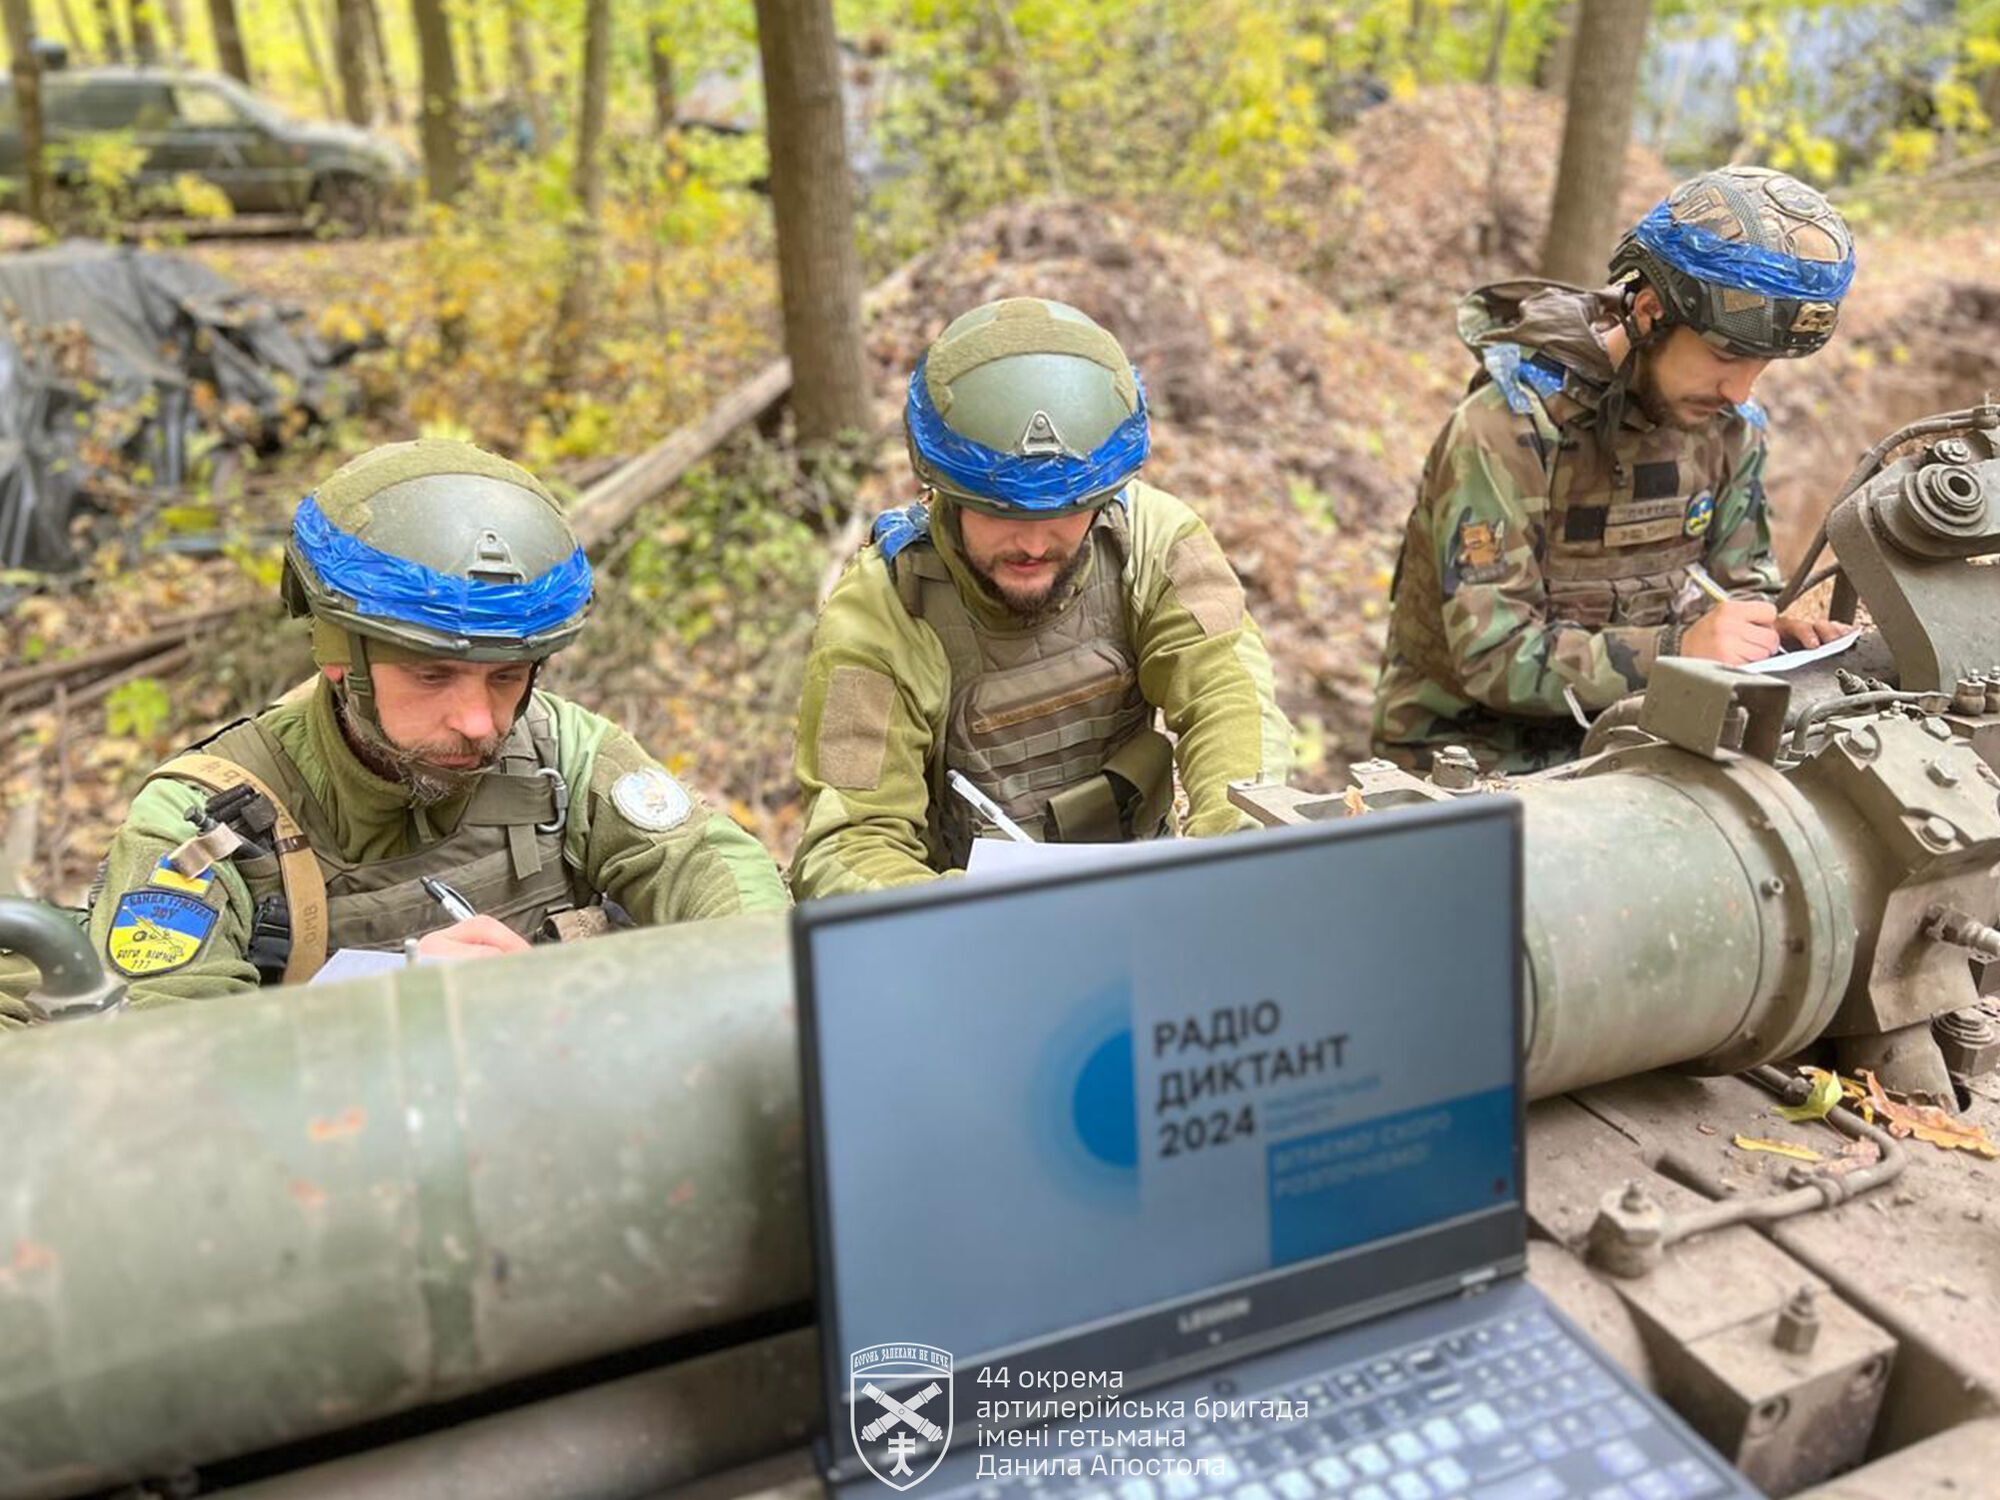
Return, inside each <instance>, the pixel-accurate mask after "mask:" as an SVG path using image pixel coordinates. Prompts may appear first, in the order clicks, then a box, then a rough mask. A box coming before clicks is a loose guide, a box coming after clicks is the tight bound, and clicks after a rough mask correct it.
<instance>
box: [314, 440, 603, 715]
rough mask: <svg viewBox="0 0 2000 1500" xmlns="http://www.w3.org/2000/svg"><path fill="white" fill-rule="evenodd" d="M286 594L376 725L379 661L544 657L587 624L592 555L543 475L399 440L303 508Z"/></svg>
mask: <svg viewBox="0 0 2000 1500" xmlns="http://www.w3.org/2000/svg"><path fill="white" fill-rule="evenodd" d="M282 587H283V591H284V599H285V604H286V607H287V608H288V609H289V610H290V611H291V613H292V614H293V615H294V616H298V615H309V616H311V617H312V621H313V659H314V660H315V661H316V662H318V663H319V664H320V665H321V666H322V667H327V666H341V667H345V668H347V675H346V695H347V698H348V700H349V703H350V704H351V706H352V707H353V708H354V709H356V710H358V711H360V712H361V713H362V714H363V715H364V716H365V717H366V718H367V719H368V720H369V721H370V722H371V723H372V722H373V721H374V717H375V715H374V685H373V681H372V679H371V677H370V675H369V667H370V664H371V663H373V662H407V661H412V660H420V659H435V658H439V657H445V658H449V659H452V660H456V661H469V662H512V661H529V662H540V661H542V660H544V659H545V658H547V657H549V656H551V655H553V654H554V653H556V652H557V651H560V650H561V649H562V648H563V647H564V646H567V645H568V644H569V643H570V642H571V641H572V640H574V639H575V638H576V635H577V632H578V631H580V630H582V629H583V621H584V616H585V615H586V614H587V613H588V612H589V610H590V598H591V575H590V560H589V559H588V558H587V557H586V556H585V555H584V551H583V548H582V547H581V546H580V545H579V544H578V542H577V539H576V533H575V532H573V531H571V530H570V527H569V522H568V521H567V520H566V519H565V518H564V516H563V512H562V507H561V505H560V504H559V503H558V501H557V500H556V498H555V496H554V495H552V494H550V493H549V491H548V488H547V487H546V486H545V485H543V484H542V482H541V481H540V480H538V479H536V478H535V477H534V475H532V474H530V473H529V472H528V471H527V470H526V469H523V468H522V467H520V465H518V464H513V463H509V462H508V461H507V460H506V459H504V458H498V457H496V456H495V455H493V454H491V453H488V452H486V451H484V450H483V449H480V448H475V447H473V446H472V445H471V444H470V443H457V442H442V441H420V442H414V443H392V444H390V445H388V446H386V447H382V448H377V449H374V450H373V451H372V452H369V453H365V454H363V455H362V456H361V457H359V458H357V459H354V460H352V461H351V462H349V463H347V464H345V465H343V466H342V467H341V468H340V469H339V470H338V471H337V472H336V473H335V474H334V475H333V476H332V477H331V478H330V479H328V480H327V481H326V482H325V483H324V484H322V485H320V487H319V488H318V489H316V490H315V491H313V493H312V494H310V495H308V496H306V498H305V499H304V500H302V501H300V502H299V508H298V510H297V512H296V513H295V514H294V516H293V518H292V533H291V537H290V540H289V541H288V542H287V543H286V545H285V574H284V582H283V585H282Z"/></svg>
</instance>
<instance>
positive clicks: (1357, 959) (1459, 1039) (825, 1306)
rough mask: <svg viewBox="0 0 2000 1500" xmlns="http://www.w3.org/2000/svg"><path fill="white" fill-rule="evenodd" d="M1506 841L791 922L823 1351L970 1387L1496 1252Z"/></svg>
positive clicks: (1361, 1292)
mask: <svg viewBox="0 0 2000 1500" xmlns="http://www.w3.org/2000/svg"><path fill="white" fill-rule="evenodd" d="M1518 817H1519V810H1518V806H1517V805H1516V804H1515V803H1513V801H1512V800H1511V799H1506V798H1478V799H1469V800H1468V801H1466V802H1463V803H1459V804H1456V805H1453V806H1449V807H1442V808H1438V809H1435V810H1431V809H1426V810H1421V811H1418V812H1414V813H1386V814H1372V815H1370V816H1368V817H1365V818H1359V819H1352V820H1348V821H1346V822H1344V823H1341V824H1321V825H1315V826H1313V827H1310V828H1304V829H1297V830H1284V831H1277V832H1264V833H1257V834H1251V835H1245V836H1241V837H1238V838H1232V839H1227V840H1221V841H1204V842H1196V841H1183V842H1181V843H1179V844H1176V845H1173V846H1166V847H1161V848H1159V849H1156V850H1148V851H1146V852H1145V853H1144V854H1143V855H1142V856H1141V857H1140V858H1139V859H1137V860H1135V861H1132V862H1119V863H1112V864H1107V865H1104V866H1099V867H1096V868H1094V869H1092V870H1091V871H1089V872H1087V873H1076V874H1066V875H1064V876H1062V877H1060V878H1058V879H1055V880H1044V881H1042V882H1040V883H1033V884H1023V883H1019V882H1009V883H1007V884H994V885H990V886H988V885H981V884H980V883H977V882H964V883H959V882H952V883H949V884H948V885H943V886H938V887H929V888H924V889H923V890H922V891H921V893H919V894H915V895H910V894H897V893H890V894H888V895H885V896H875V897H871V898H867V899H866V900H864V901H862V902H858V903H856V902H850V903H836V904H834V905H832V906H825V905H822V906H815V907H807V908H802V910H801V913H800V927H801V931H802V936H803V941H802V944H801V953H800V959H799V961H800V964H801V979H802V981H803V983H802V986H801V988H802V993H804V994H805V996H806V997H807V1039H808V1040H807V1047H808V1056H807V1070H808V1081H809V1087H810V1090H811V1093H812V1096H813V1099H812V1106H811V1107H812V1109H813V1113H814V1124H815V1129H816V1140H815V1173H816V1181H815V1193H816V1207H817V1209H818V1212H819V1222H818V1226H817V1227H818V1231H819V1240H818V1244H819V1250H820V1256H821V1260H822V1264H821V1266H820V1277H821V1288H822V1302H821V1314H822V1327H823V1329H824V1330H826V1331H827V1332H828V1333H829V1334H831V1335H832V1336H833V1337H834V1338H835V1339H837V1341H838V1345H839V1346H840V1348H841V1349H858V1348H862V1347H864V1346H869V1345H875V1344H889V1343H894V1342H899V1341H902V1342H915V1343H922V1344H926V1345H930V1346H933V1347H936V1348H941V1349H945V1350H950V1351H952V1352H953V1353H954V1354H955V1356H956V1359H957V1362H958V1365H959V1367H960V1369H961V1370H963V1369H964V1368H965V1367H967V1366H968V1365H971V1364H973V1363H976V1362H978V1361H980V1360H982V1359H984V1358H989V1357H992V1356H994V1355H997V1354H1001V1353H1007V1354H1009V1355H1010V1356H1011V1355H1013V1354H1017V1353H1019V1352H1021V1351H1024V1350H1030V1349H1033V1348H1034V1347H1036V1346H1038V1345H1043V1344H1051V1343H1060V1342H1062V1341H1066V1340H1073V1339H1075V1338H1077V1337H1079V1336H1082V1335H1086V1334H1088V1333H1089V1331H1090V1330H1092V1329H1097V1330H1099V1331H1100V1332H1101V1331H1102V1330H1103V1329H1105V1328H1106V1327H1107V1326H1111V1325H1115V1324H1116V1323H1117V1322H1118V1321H1119V1320H1123V1319H1128V1318H1132V1317H1134V1315H1138V1314H1141V1313H1146V1314H1148V1315H1150V1316H1153V1317H1156V1318H1157V1316H1158V1315H1159V1314H1160V1313H1161V1312H1162V1311H1163V1310H1164V1311H1166V1312H1168V1313H1173V1312H1174V1311H1175V1310H1178V1314H1179V1315H1178V1316H1177V1317H1170V1318H1169V1319H1168V1320H1167V1322H1166V1323H1164V1324H1162V1325H1160V1326H1159V1327H1157V1328H1156V1329H1154V1330H1153V1332H1151V1333H1150V1334H1148V1335H1147V1336H1146V1337H1144V1338H1142V1339H1141V1340H1140V1341H1139V1342H1138V1343H1130V1342H1127V1343H1125V1344H1122V1345H1121V1344H1119V1343H1118V1342H1117V1341H1116V1340H1113V1341H1112V1343H1111V1344H1110V1345H1108V1346H1106V1348H1105V1354H1106V1357H1105V1358H1104V1359H1099V1360H1097V1361H1096V1362H1097V1363H1099V1364H1103V1365H1106V1366H1110V1365H1117V1366H1119V1367H1122V1368H1127V1369H1131V1368H1133V1367H1135V1366H1139V1365H1144V1364H1147V1363H1149V1362H1151V1361H1154V1360H1161V1361H1170V1360H1172V1359H1174V1358H1175V1357H1176V1356H1177V1355H1182V1354H1185V1353H1187V1352H1188V1346H1190V1345H1191V1346H1193V1347H1198V1348H1202V1349H1213V1348H1215V1347H1216V1346H1217V1345H1219V1344H1222V1343H1223V1342H1225V1340H1226V1339H1227V1338H1233V1337H1235V1336H1236V1335H1237V1334H1238V1333H1239V1332H1248V1331H1251V1330H1252V1329H1255V1328H1264V1329H1268V1328H1269V1327H1270V1326H1271V1324H1272V1321H1273V1319H1275V1320H1277V1321H1279V1322H1286V1321H1297V1320H1299V1319H1314V1320H1323V1319H1324V1318H1325V1317H1326V1316H1327V1315H1328V1314H1329V1313H1330V1312H1332V1311H1334V1310H1335V1308H1336V1305H1337V1304H1339V1303H1341V1302H1343V1301H1351V1302H1352V1303H1354V1304H1356V1305H1359V1304H1362V1303H1374V1304H1377V1305H1379V1304H1380V1303H1381V1301H1382V1300H1383V1299H1384V1298H1385V1297H1386V1298H1393V1297H1394V1296H1395V1295H1396V1293H1397V1291H1398V1290H1399V1289H1400V1288H1399V1286H1398V1283H1399V1282H1405V1283H1408V1284H1410V1285H1413V1286H1414V1285H1416V1284H1418V1283H1420V1282H1423V1281H1426V1280H1428V1281H1436V1280H1438V1279H1439V1278H1443V1277H1449V1276H1451V1275H1454V1274H1462V1273H1463V1272H1465V1271H1468V1270H1470V1269H1472V1268H1473V1267H1474V1266H1475V1265H1477V1264H1485V1265H1491V1264H1492V1263H1493V1262H1494V1261H1495V1260H1496V1259H1500V1258H1504V1257H1506V1256H1508V1255H1511V1254H1518V1252H1519V1247H1520V1238H1521V1234H1522V1229H1521V1216H1520V1192H1521V1179H1520V1162H1519V1136H1518V1113H1519V1099H1518V1075H1519V1064H1518V1059H1519V1047H1520V1043H1519V1037H1518V1020H1517V1014H1516V1012H1517V993H1516V992H1517V986H1518V974H1519V964H1520V957H1519V952H1520V950H1519V921H1520V918H1519V896H1518V880H1519V876H1518V863H1519V857H1518V841H1519V834H1518ZM1468 1224H1477V1225H1481V1226H1484V1227H1483V1228H1482V1229H1481V1231H1480V1232H1478V1233H1475V1234H1473V1235H1471V1236H1469V1237H1468V1236H1465V1235H1463V1234H1461V1235H1460V1237H1459V1239H1458V1240H1457V1241H1455V1242H1454V1243H1453V1245H1451V1246H1449V1247H1445V1248H1442V1249H1438V1250H1436V1251H1434V1252H1433V1253H1425V1252H1424V1251H1422V1250H1420V1249H1415V1248H1413V1247H1414V1246H1415V1245H1416V1244H1417V1242H1421V1241H1423V1240H1424V1238H1425V1237H1426V1235H1427V1234H1429V1233H1432V1232H1436V1231H1441V1230H1445V1229H1453V1228H1456V1229H1460V1230H1463V1229H1464V1227H1465V1226H1467V1225H1468ZM1371 1250H1375V1251H1383V1250H1386V1251H1387V1252H1388V1253H1387V1254H1386V1255H1378V1256H1376V1257H1375V1261H1374V1263H1373V1269H1372V1270H1371V1271H1369V1272H1368V1273H1367V1274H1357V1275H1354V1276H1350V1277H1345V1278H1343V1277H1341V1276H1338V1275H1335V1276H1332V1277H1331V1278H1329V1277H1326V1276H1324V1275H1323V1276H1321V1277H1320V1278H1319V1279H1318V1281H1317V1282H1316V1283H1315V1289H1314V1290H1312V1291H1310V1292H1309V1293H1308V1294H1307V1295H1306V1296H1305V1299H1304V1301H1302V1302H1301V1301H1298V1300H1296V1299H1294V1300H1290V1301H1288V1300H1287V1299H1286V1298H1284V1297H1282V1296H1279V1297H1275V1298H1273V1299H1270V1300H1271V1303H1272V1306H1271V1311H1270V1312H1269V1313H1268V1314H1267V1315H1266V1316H1263V1317H1256V1316H1246V1315H1247V1314H1249V1313H1250V1311H1251V1309H1250V1306H1249V1303H1250V1300H1251V1299H1249V1298H1237V1299H1224V1300H1223V1301H1222V1302H1220V1303H1217V1302H1216V1300H1215V1299H1216V1294H1217V1293H1218V1291H1226V1290H1229V1289H1231V1288H1238V1287H1242V1286H1257V1285H1259V1284H1260V1282H1261V1283H1262V1284H1265V1285H1267V1286H1268V1285H1269V1284H1270V1283H1272V1282H1274V1281H1275V1280H1279V1279H1282V1278H1281V1277H1280V1276H1278V1275H1276V1274H1274V1273H1289V1272H1292V1271H1294V1270H1301V1269H1305V1268H1314V1267H1317V1268H1320V1269H1321V1270H1325V1269H1327V1268H1329V1267H1334V1268H1337V1267H1338V1266H1339V1265H1340V1264H1342V1263H1344V1262H1356V1261H1357V1258H1359V1257H1363V1256H1365V1255H1366V1254H1367V1253H1368V1252H1370V1251H1371ZM1239 1303H1240V1304H1243V1305H1242V1307H1241V1308H1240V1310H1239V1308H1238V1304H1239ZM1203 1304H1208V1308H1207V1310H1206V1311H1204V1308H1203ZM1190 1317H1192V1318H1193V1323H1194V1326H1192V1327H1190V1326H1188V1325H1189V1322H1190ZM1239 1323H1240V1324H1241V1325H1242V1326H1241V1328H1238V1327H1236V1326H1232V1325H1235V1324H1239ZM1100 1342H1101V1341H1100ZM828 1352H829V1357H830V1359H838V1358H840V1357H841V1356H840V1354H839V1351H838V1350H829V1351H828ZM1074 1352H1075V1351H1074V1349H1071V1350H1070V1351H1069V1355H1073V1354H1074ZM1065 1357H1069V1356H1068V1355H1066V1356H1065ZM844 1425H845V1424H844V1423H840V1422H836V1423H835V1430H836V1431H838V1430H839V1429H840V1428H841V1427H842V1426H844Z"/></svg>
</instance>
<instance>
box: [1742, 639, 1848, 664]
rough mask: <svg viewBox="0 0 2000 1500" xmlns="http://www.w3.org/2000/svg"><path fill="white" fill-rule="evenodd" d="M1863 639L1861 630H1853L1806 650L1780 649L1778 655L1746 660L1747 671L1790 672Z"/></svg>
mask: <svg viewBox="0 0 2000 1500" xmlns="http://www.w3.org/2000/svg"><path fill="white" fill-rule="evenodd" d="M1860 639H1861V632H1860V631H1858V630H1851V631H1849V632H1848V633H1847V634H1846V635H1844V636H1842V637H1841V638H1840V639H1839V640H1837V641H1828V642H1827V643H1826V644H1825V645H1824V646H1813V647H1811V648H1809V649H1807V650H1804V651H1780V652H1779V653H1778V654H1777V655H1776V656H1767V657H1765V658H1764V659H1763V660H1762V661H1753V662H1746V663H1745V664H1744V666H1743V668H1742V670H1743V671H1745V672H1765V673H1776V672H1789V671H1791V670H1792V669H1793V668H1794V667H1804V666H1810V665H1811V664H1812V663H1814V662H1816V661H1825V660H1826V659H1827V658H1828V657H1829V656H1838V655H1840V653H1841V652H1843V651H1846V650H1849V649H1851V648H1852V647H1853V646H1854V644H1855V643H1856V642H1857V641H1859V640H1860Z"/></svg>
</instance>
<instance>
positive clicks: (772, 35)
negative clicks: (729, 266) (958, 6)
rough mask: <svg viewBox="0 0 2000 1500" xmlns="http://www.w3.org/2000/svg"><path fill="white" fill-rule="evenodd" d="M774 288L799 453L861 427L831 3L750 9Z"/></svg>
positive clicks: (848, 187)
mask: <svg viewBox="0 0 2000 1500" xmlns="http://www.w3.org/2000/svg"><path fill="white" fill-rule="evenodd" d="M756 4H757V49H758V52H759V54H760V55H761V57H762V60H763V66H764V99H765V121H766V124H765V133H766V135H767V136H768V138H769V142H770V151H771V212H772V216H773V218H774V219H775V220H776V221H777V230H778V282H779V286H780V288H781V289H782V291H783V293H784V303H785V352H786V353H787V354H789V355H790V356H791V360H792V377H793V399H792V408H793V411H794V413H795V414H796V416H797V418H798V432H799V439H800V441H801V442H803V443H807V444H817V443H824V442H828V441H830V440H832V439H833V438H835V437H837V436H839V435H840V433H842V432H843V431H859V430H861V429H863V428H865V427H866V426H867V425H868V366H867V360H866V358H865V356H864V353H863V350H862V345H861V265H860V260H859V257H858V256H857V254H856V252H855V248H854V178H853V175H852V174H851V173H850V172H849V170H848V166H847V136H846V132H845V130H844V128H843V124H842V119H841V98H840V49H839V47H838V45H837V44H836V40H835V36H834V29H833V5H832V0H756Z"/></svg>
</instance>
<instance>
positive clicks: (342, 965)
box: [311, 948, 405, 984]
mask: <svg viewBox="0 0 2000 1500" xmlns="http://www.w3.org/2000/svg"><path fill="white" fill-rule="evenodd" d="M404 962H405V960H404V958H403V955H402V954H400V953H380V952H377V951H376V950H375V949H373V948H336V949H334V951H333V956H332V957H331V958H329V959H327V961H326V962H325V963H324V964H322V965H320V970H319V972H318V973H317V974H315V975H313V977H312V981H311V982H312V983H314V984H339V983H340V981H341V980H343V979H366V978H367V977H368V976H369V975H371V974H386V973H388V972H389V971H390V970H391V969H400V968H402V967H403V965H404Z"/></svg>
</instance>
